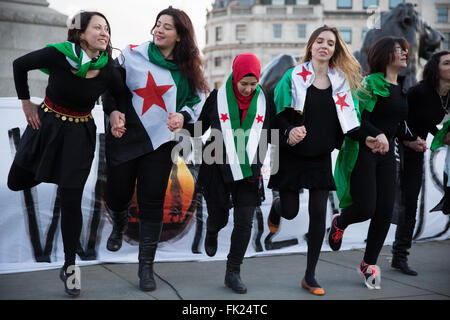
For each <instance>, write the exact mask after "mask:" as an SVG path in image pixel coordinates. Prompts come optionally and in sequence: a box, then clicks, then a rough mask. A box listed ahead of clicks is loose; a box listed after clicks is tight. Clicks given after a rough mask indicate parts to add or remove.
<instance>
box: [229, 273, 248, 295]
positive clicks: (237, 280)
mask: <svg viewBox="0 0 450 320" xmlns="http://www.w3.org/2000/svg"><path fill="white" fill-rule="evenodd" d="M225 286H227V287H228V288H231V290H233V291H234V292H236V293H240V294H243V293H247V287H246V286H245V284H244V283H243V282H242V280H241V275H240V272H239V270H237V269H229V268H228V267H227V271H226V272H225Z"/></svg>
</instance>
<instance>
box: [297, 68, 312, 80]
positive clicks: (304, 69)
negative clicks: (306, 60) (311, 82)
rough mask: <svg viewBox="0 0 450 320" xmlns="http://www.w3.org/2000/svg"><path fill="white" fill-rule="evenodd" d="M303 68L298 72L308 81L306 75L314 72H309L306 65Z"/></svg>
mask: <svg viewBox="0 0 450 320" xmlns="http://www.w3.org/2000/svg"><path fill="white" fill-rule="evenodd" d="M302 68H303V70H302V72H299V73H297V75H298V76H302V78H303V81H304V82H306V77H308V76H309V75H310V74H312V72H309V71H308V70H306V68H305V66H302Z"/></svg>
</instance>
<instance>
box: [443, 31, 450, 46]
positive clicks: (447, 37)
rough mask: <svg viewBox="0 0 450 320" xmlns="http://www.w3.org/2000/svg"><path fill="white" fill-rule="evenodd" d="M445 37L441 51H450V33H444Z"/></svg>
mask: <svg viewBox="0 0 450 320" xmlns="http://www.w3.org/2000/svg"><path fill="white" fill-rule="evenodd" d="M442 34H443V35H444V41H442V42H441V49H442V50H449V49H450V32H443V33H442Z"/></svg>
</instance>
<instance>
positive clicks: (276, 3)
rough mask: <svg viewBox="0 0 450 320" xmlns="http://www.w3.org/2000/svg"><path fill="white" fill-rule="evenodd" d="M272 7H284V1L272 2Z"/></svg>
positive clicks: (273, 0) (275, 0) (276, 0)
mask: <svg viewBox="0 0 450 320" xmlns="http://www.w3.org/2000/svg"><path fill="white" fill-rule="evenodd" d="M272 5H273V6H284V0H272Z"/></svg>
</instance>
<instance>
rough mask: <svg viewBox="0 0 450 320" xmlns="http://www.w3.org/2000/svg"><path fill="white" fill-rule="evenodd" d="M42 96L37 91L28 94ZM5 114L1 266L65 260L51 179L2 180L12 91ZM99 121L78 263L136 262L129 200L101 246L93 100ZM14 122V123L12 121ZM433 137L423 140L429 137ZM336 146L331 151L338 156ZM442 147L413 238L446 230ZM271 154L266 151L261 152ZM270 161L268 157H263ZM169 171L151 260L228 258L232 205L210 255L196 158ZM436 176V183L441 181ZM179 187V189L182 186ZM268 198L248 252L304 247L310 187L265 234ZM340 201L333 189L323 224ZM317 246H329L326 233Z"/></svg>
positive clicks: (14, 115)
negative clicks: (116, 244)
mask: <svg viewBox="0 0 450 320" xmlns="http://www.w3.org/2000/svg"><path fill="white" fill-rule="evenodd" d="M33 101H34V102H36V103H40V102H41V101H42V99H33ZM0 108H1V111H2V113H1V114H2V117H1V119H0V152H1V160H0V161H1V162H2V165H1V166H0V177H1V180H0V203H1V213H0V274H2V273H14V272H24V271H33V270H43V269H52V268H58V267H60V266H62V264H63V263H64V253H63V245H62V238H61V232H60V212H59V204H58V201H57V199H56V185H53V184H47V183H42V184H40V185H38V186H37V187H35V188H33V189H31V191H21V192H13V191H10V190H9V189H8V187H7V177H8V172H9V168H10V166H11V163H12V160H13V158H14V153H15V144H14V139H16V143H17V141H18V140H17V138H18V137H19V131H20V134H22V133H23V131H24V130H25V127H26V122H25V117H24V115H23V112H22V108H21V105H20V101H19V100H18V99H17V98H0ZM93 115H94V119H95V122H96V124H97V150H96V156H95V159H94V162H93V164H92V168H91V174H90V176H89V178H88V181H87V184H86V186H85V189H84V194H83V203H82V210H83V230H82V233H81V239H80V250H79V254H78V255H77V264H78V265H88V264H98V263H103V262H115V263H133V262H137V261H138V258H137V257H138V233H137V232H138V228H137V226H138V222H137V213H136V210H135V208H134V207H133V205H132V206H131V209H130V212H131V215H132V218H131V219H130V222H129V225H128V231H127V233H126V236H125V238H126V239H125V241H124V243H123V246H122V248H121V249H120V250H119V251H118V252H110V251H108V250H107V249H106V241H107V239H108V236H109V234H110V232H111V229H112V225H111V221H110V218H109V216H108V214H107V213H106V211H105V205H104V200H103V194H102V192H103V191H102V190H103V186H104V183H105V176H104V169H105V167H104V166H105V162H104V157H99V154H100V149H102V148H104V138H103V133H104V125H103V112H102V109H101V107H99V106H97V107H96V108H95V109H94V110H93ZM14 128H17V129H14ZM430 143H431V140H430V141H428V145H430ZM336 155H337V154H336V152H335V153H334V154H333V156H334V157H336ZM444 158H445V149H444V148H442V149H440V150H438V151H436V152H435V153H434V154H431V153H430V152H429V151H428V152H427V153H426V155H425V163H426V165H425V181H424V187H423V188H422V192H421V194H420V195H419V203H418V208H419V209H418V213H417V224H416V230H415V233H414V236H415V239H416V240H423V241H425V240H431V239H433V240H442V239H447V238H449V237H450V231H449V216H446V215H444V214H443V213H442V212H429V211H430V210H431V209H432V208H433V207H434V206H435V205H436V204H437V203H438V202H439V201H440V199H441V198H442V194H443V191H442V178H443V177H442V176H443V168H444ZM268 159H269V156H268V157H267V159H266V160H268ZM266 162H267V161H266ZM268 168H269V166H268V164H267V166H265V167H264V168H263V169H264V177H265V179H264V184H265V186H267V182H268V174H269V172H268ZM176 169H177V170H176V171H173V172H172V174H171V180H170V182H169V186H168V189H167V195H168V196H167V198H166V208H165V214H164V222H165V223H164V228H163V234H162V239H161V242H160V245H159V248H158V251H157V254H156V261H192V260H199V261H200V260H213V259H215V260H225V259H226V256H227V254H228V250H229V244H230V236H231V231H232V227H233V214H232V212H231V210H230V219H229V222H228V225H227V226H226V227H225V228H224V229H222V231H221V232H220V233H219V239H218V240H219V242H218V243H219V244H218V251H217V254H216V256H215V257H213V258H210V257H208V256H207V255H206V254H205V253H204V248H203V246H204V237H205V233H206V230H205V228H206V217H207V211H206V205H205V204H204V201H202V206H201V207H198V208H196V206H195V201H194V202H193V201H192V198H193V197H194V198H195V196H193V195H194V194H195V192H194V187H195V186H194V179H193V176H195V170H196V168H195V166H193V165H188V166H185V165H184V163H179V165H178V166H177V167H176ZM439 184H440V185H439ZM180 188H181V189H182V190H183V192H181V191H180ZM265 192H266V201H265V202H264V203H263V204H262V206H261V207H260V208H258V209H257V210H256V212H255V218H254V224H253V231H252V232H253V235H252V239H251V242H250V245H249V247H248V249H247V252H246V257H252V256H262V255H274V254H286V253H299V252H306V250H307V245H306V240H305V234H306V233H307V232H308V223H309V221H308V220H309V218H308V212H307V208H308V191H307V190H305V192H304V193H302V194H301V197H300V201H301V202H300V212H299V214H298V216H297V217H296V218H295V219H294V220H290V221H287V220H283V219H282V222H281V227H280V231H279V233H278V234H276V235H275V236H272V237H271V235H270V234H269V230H268V228H267V215H268V213H269V209H270V205H271V203H272V191H271V190H270V189H267V188H265ZM337 207H338V204H337V202H336V197H335V194H334V193H331V196H330V200H329V206H328V217H327V227H329V225H330V220H331V216H332V214H333V211H335V210H337ZM368 225H369V221H366V222H363V223H358V224H355V225H351V226H349V227H348V228H347V229H346V231H345V234H344V239H343V244H342V247H341V250H348V249H352V248H364V247H365V242H364V241H365V239H366V236H367V228H368ZM395 228H396V226H395V225H391V229H390V231H389V233H388V236H387V238H386V241H385V244H386V245H391V244H392V242H393V240H394V235H395ZM322 250H324V251H329V250H330V248H329V246H328V244H327V243H326V241H324V244H323V246H322Z"/></svg>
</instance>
